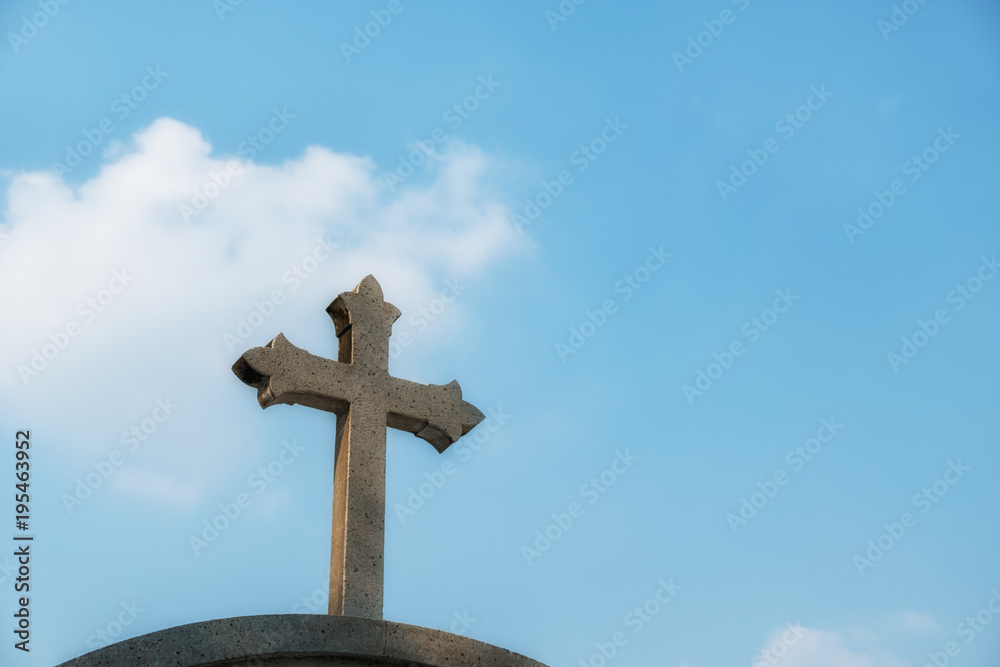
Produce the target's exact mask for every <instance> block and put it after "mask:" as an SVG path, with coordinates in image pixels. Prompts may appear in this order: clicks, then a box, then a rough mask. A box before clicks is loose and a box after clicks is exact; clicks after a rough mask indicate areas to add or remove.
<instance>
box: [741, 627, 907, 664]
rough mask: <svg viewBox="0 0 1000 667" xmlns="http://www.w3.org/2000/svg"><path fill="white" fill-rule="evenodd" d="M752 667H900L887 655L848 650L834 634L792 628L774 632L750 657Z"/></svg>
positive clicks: (839, 636) (855, 649)
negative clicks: (758, 650)
mask: <svg viewBox="0 0 1000 667" xmlns="http://www.w3.org/2000/svg"><path fill="white" fill-rule="evenodd" d="M751 664H752V665H754V667H765V666H766V667H903V663H901V662H900V661H899V660H897V659H896V658H895V657H893V656H892V655H890V654H889V653H888V652H886V651H884V650H882V649H878V648H872V647H870V646H868V647H865V648H859V647H854V646H848V644H847V643H846V642H845V640H844V638H843V637H842V636H841V635H839V634H837V633H835V632H827V631H824V630H817V629H814V628H805V627H799V626H796V628H795V629H794V630H790V629H788V628H783V629H781V630H779V631H777V632H775V633H774V634H773V635H772V636H771V638H770V639H769V640H768V641H767V643H766V644H765V645H764V647H763V648H762V649H761V651H760V652H759V653H758V654H757V655H755V656H754V658H753V660H752V661H751Z"/></svg>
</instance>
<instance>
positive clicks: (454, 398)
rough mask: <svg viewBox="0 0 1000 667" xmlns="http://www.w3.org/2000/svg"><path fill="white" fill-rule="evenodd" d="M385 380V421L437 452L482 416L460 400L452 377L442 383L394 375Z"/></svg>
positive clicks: (456, 385) (441, 450)
mask: <svg viewBox="0 0 1000 667" xmlns="http://www.w3.org/2000/svg"><path fill="white" fill-rule="evenodd" d="M389 380H390V384H389V391H388V396H387V399H388V400H387V406H386V408H387V411H388V417H387V421H386V423H387V424H388V425H389V426H391V427H392V428H396V429H399V430H401V431H409V432H410V433H413V434H415V435H416V436H417V437H420V438H423V439H424V440H426V441H427V442H429V443H431V444H432V445H434V448H435V449H436V450H438V451H439V452H443V451H444V450H445V449H447V448H448V447H449V446H450V445H451V444H452V443H453V442H455V441H456V440H458V439H459V438H461V437H462V436H463V435H465V434H466V433H468V432H469V431H471V430H472V429H473V428H475V426H476V424H478V423H479V422H481V421H483V419H484V417H485V415H484V414H483V413H482V412H480V411H479V409H478V408H477V407H476V406H474V405H472V404H471V403H467V402H466V401H463V400H462V388H461V387H460V386H459V385H458V382H456V381H454V380H452V381H451V382H449V383H448V384H444V385H441V384H419V383H417V382H410V381H409V380H401V379H399V378H394V377H390V378H389Z"/></svg>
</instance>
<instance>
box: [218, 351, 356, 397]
mask: <svg viewBox="0 0 1000 667" xmlns="http://www.w3.org/2000/svg"><path fill="white" fill-rule="evenodd" d="M233 372H234V373H235V374H236V376H237V377H238V378H239V379H240V380H242V381H243V382H244V383H246V384H248V385H250V386H251V387H255V388H256V389H257V402H258V403H260V406H261V407H262V408H268V407H270V406H272V405H277V404H279V403H286V404H288V405H294V404H296V403H297V404H299V405H305V406H308V407H310V408H316V409H318V410H326V411H327V412H334V413H337V414H343V413H345V412H346V411H347V409H348V406H349V405H350V403H351V401H352V400H353V397H354V396H355V395H356V393H357V391H358V385H359V383H358V381H357V380H356V379H354V375H355V374H356V373H355V369H354V367H353V366H352V365H351V364H342V363H339V362H336V361H333V360H332V359H324V358H323V357H317V356H316V355H314V354H310V353H309V352H306V351H305V350H303V349H302V348H299V347H295V346H294V345H292V344H291V343H290V342H288V339H287V338H285V336H284V334H278V335H277V336H276V337H275V338H274V340H272V341H271V342H270V343H268V344H267V345H266V346H264V347H255V348H252V349H250V350H247V351H246V352H244V353H243V356H242V357H240V358H239V360H238V361H237V362H236V363H235V364H234V365H233Z"/></svg>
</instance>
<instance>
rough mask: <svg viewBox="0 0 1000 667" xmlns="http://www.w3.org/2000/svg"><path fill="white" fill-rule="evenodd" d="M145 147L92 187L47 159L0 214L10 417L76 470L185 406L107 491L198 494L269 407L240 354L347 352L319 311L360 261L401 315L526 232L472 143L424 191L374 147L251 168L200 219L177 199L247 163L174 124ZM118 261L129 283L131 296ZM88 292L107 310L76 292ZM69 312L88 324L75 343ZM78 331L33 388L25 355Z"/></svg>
mask: <svg viewBox="0 0 1000 667" xmlns="http://www.w3.org/2000/svg"><path fill="white" fill-rule="evenodd" d="M133 140H134V143H133V145H131V146H128V147H125V148H123V147H122V146H121V145H120V144H119V145H116V146H115V147H114V149H113V150H112V151H110V152H108V153H106V154H105V160H106V163H105V164H103V165H102V166H101V169H100V171H99V172H98V173H97V174H96V175H95V176H94V177H93V178H90V179H89V180H87V181H86V182H84V183H82V184H79V185H70V184H68V183H66V182H65V181H64V180H62V179H61V178H60V177H58V176H57V175H55V174H54V173H51V172H34V173H21V174H17V175H14V176H13V177H11V180H10V183H9V187H8V193H7V195H8V196H7V200H8V208H7V211H6V213H5V215H4V216H3V218H2V220H0V233H2V234H5V235H6V236H5V237H4V239H3V243H2V244H0V313H2V315H0V338H2V340H3V341H4V347H5V350H6V354H5V355H4V363H3V364H2V366H0V412H3V413H4V414H9V415H11V416H12V417H16V421H18V422H19V423H25V424H34V425H35V428H36V429H37V430H40V431H44V432H45V433H46V440H47V442H48V446H49V447H50V448H51V450H52V451H54V452H57V453H59V454H60V456H61V457H63V458H64V459H65V460H66V462H65V465H66V466H67V468H68V469H70V470H72V471H73V472H72V474H71V478H72V477H75V476H77V475H82V474H85V473H86V472H87V470H88V468H89V466H90V465H91V464H92V463H93V462H94V461H97V460H99V459H100V458H101V457H104V456H106V455H107V453H108V452H109V451H110V450H112V449H114V448H121V444H120V438H121V436H122V435H123V434H124V433H125V432H126V431H128V430H129V429H130V428H131V427H133V426H135V425H136V424H138V423H141V421H142V420H143V419H147V418H149V416H150V414H151V411H152V410H153V409H154V407H155V399H157V398H165V397H167V396H169V397H171V398H172V399H173V400H174V401H176V402H178V403H179V404H180V405H181V408H180V409H179V410H178V412H177V415H176V416H172V417H171V418H170V419H169V420H168V421H167V422H166V423H165V424H164V425H163V427H162V428H161V429H160V430H159V431H158V432H157V433H155V434H154V435H152V436H150V438H149V441H148V442H144V443H143V445H142V447H140V448H138V449H137V450H136V451H135V452H132V453H128V454H127V455H126V458H127V459H128V461H127V464H126V465H125V466H123V467H122V468H121V469H120V471H118V472H116V475H117V478H116V480H114V482H115V483H114V484H109V486H110V487H111V488H114V489H115V490H116V491H118V492H122V493H134V494H137V495H142V496H143V497H146V498H150V499H162V500H169V501H171V502H174V503H177V504H182V505H189V504H190V503H193V502H196V501H197V500H198V499H199V498H200V497H201V496H202V495H203V493H204V492H205V491H206V490H207V489H208V488H209V486H210V483H211V482H210V480H211V479H212V477H213V476H214V475H217V474H218V473H219V472H220V470H221V469H223V467H225V466H228V467H232V466H233V465H237V464H236V463H234V462H238V461H239V460H240V457H245V456H246V455H247V454H246V452H245V451H241V447H243V446H244V445H242V444H241V442H243V441H244V440H245V439H247V437H248V436H250V433H249V431H250V430H251V428H252V427H251V426H247V425H244V424H241V423H234V419H233V417H232V416H231V415H234V414H240V415H245V414H247V411H248V410H250V409H253V410H258V411H259V408H258V407H257V405H256V402H255V401H254V397H253V395H252V392H251V390H249V389H248V388H245V387H244V388H243V389H245V391H235V392H234V390H233V387H232V382H233V380H234V377H233V375H232V373H231V372H230V370H229V367H230V366H231V365H232V363H233V362H234V361H235V360H236V358H237V357H238V356H239V354H240V353H241V352H242V351H243V350H245V349H247V348H249V347H251V346H254V345H260V344H263V343H265V342H266V341H267V340H269V339H270V338H271V337H273V336H274V335H276V334H277V333H278V332H279V331H285V333H286V334H287V335H288V336H289V338H290V339H291V340H292V342H294V343H296V344H297V345H299V346H301V347H306V348H307V349H311V350H312V351H314V352H316V353H317V354H331V353H335V349H336V348H335V338H334V336H333V329H332V325H330V324H329V321H328V318H327V317H326V315H325V313H324V312H323V309H324V308H325V306H326V305H327V304H328V303H329V301H330V300H331V299H332V298H333V297H334V296H336V294H338V293H339V292H341V291H344V290H347V289H350V288H352V287H353V286H354V285H355V284H356V283H357V282H358V281H359V280H360V279H361V278H362V277H364V276H365V275H366V274H368V273H373V274H374V275H375V276H376V277H377V278H378V279H379V281H380V282H381V283H382V286H383V288H384V289H385V291H386V294H387V298H388V299H389V300H390V301H392V302H393V303H395V304H396V305H397V306H398V307H399V308H400V309H401V310H403V312H404V313H407V312H408V311H411V310H413V309H415V308H416V307H418V306H421V305H424V304H426V303H428V302H429V301H430V300H431V299H432V298H433V297H434V296H435V294H436V293H437V292H439V291H440V290H441V288H442V286H443V285H442V281H443V280H444V279H445V278H448V277H452V276H459V277H463V278H465V277H471V276H473V275H474V274H475V273H477V272H478V271H481V270H482V269H484V268H485V267H488V266H490V264H491V263H493V262H495V261H496V260H498V258H500V257H502V256H504V255H506V254H509V253H512V252H516V251H518V249H519V248H520V245H519V244H523V243H526V242H527V241H525V239H524V237H522V236H519V235H517V234H516V232H515V231H514V229H513V227H512V225H511V224H510V223H509V221H508V219H507V211H506V210H505V209H504V208H503V207H502V206H501V205H500V204H498V203H497V202H496V201H493V200H492V199H491V198H490V196H489V192H490V191H489V189H488V187H487V179H488V176H489V170H490V169H491V168H492V167H493V162H492V161H491V159H490V158H489V157H488V156H486V155H484V154H483V153H481V152H480V151H478V150H477V149H475V148H473V147H469V146H464V145H453V146H452V147H450V149H449V151H448V152H446V153H445V154H444V155H442V156H441V158H442V159H441V161H440V162H439V163H437V165H436V166H435V167H428V168H427V169H429V170H431V171H429V172H428V176H430V177H431V178H430V182H429V184H428V185H426V186H423V187H420V188H416V187H414V188H409V189H405V188H404V189H400V190H399V191H397V192H396V193H390V192H388V191H387V190H386V189H385V187H384V185H383V184H382V179H380V178H379V177H378V175H377V173H376V167H375V165H374V164H373V163H372V161H371V160H370V159H367V158H363V157H357V156H353V155H347V154H338V153H334V152H332V151H331V150H329V149H326V148H323V147H319V146H311V147H309V148H307V149H306V150H305V151H304V153H303V154H302V155H301V157H298V158H296V159H292V160H288V161H286V162H284V163H283V164H281V165H278V166H270V165H262V164H256V163H253V162H247V161H240V166H241V169H240V173H239V174H238V175H237V176H235V177H233V178H232V180H231V183H230V184H229V185H228V186H227V187H225V188H223V189H222V191H221V194H219V195H218V196H217V197H216V198H214V200H213V201H211V203H210V204H209V206H208V207H207V208H205V209H204V210H203V211H201V212H200V213H199V214H198V215H194V216H190V219H189V224H186V223H185V220H184V219H183V216H182V215H181V213H180V210H179V205H180V204H181V203H185V204H190V202H191V201H192V196H193V192H194V191H195V190H196V189H197V190H204V187H205V185H206V183H209V182H210V175H211V174H213V173H216V174H217V173H219V172H222V171H224V170H225V168H226V164H227V161H228V160H231V159H234V158H233V157H232V156H213V155H212V152H211V146H210V145H209V144H208V143H206V142H205V141H204V139H203V138H202V137H201V134H200V133H199V132H198V130H197V129H195V128H193V127H190V126H188V125H185V124H183V123H180V122H178V121H176V120H172V119H167V118H163V119H159V120H157V121H156V122H154V123H153V124H152V125H151V126H149V127H148V128H146V129H144V130H143V131H141V132H139V133H137V134H136V135H135V136H134V137H133ZM317 239H325V240H327V241H328V242H332V243H336V244H338V247H337V249H336V251H335V252H334V254H333V256H330V257H329V259H327V260H325V261H317V260H315V257H314V252H316V253H318V254H320V255H325V252H324V251H323V250H322V248H321V249H320V250H317V248H318V247H320V245H318V241H317ZM310 258H312V259H310ZM295 266H299V267H300V270H301V271H306V270H307V269H310V268H311V269H312V270H313V272H312V273H308V272H306V275H308V276H309V279H308V280H305V281H302V282H300V286H298V287H293V285H295V283H294V281H293V280H287V279H286V278H288V277H289V276H291V275H294V274H288V273H287V272H289V271H290V270H292V268H293V267H295ZM115 272H118V275H119V276H121V275H122V274H123V273H124V275H125V276H126V278H127V282H128V285H127V286H125V287H124V289H122V281H121V279H120V278H119V279H116V278H115ZM110 288H113V289H115V290H118V293H114V292H113V291H112V290H111V289H110ZM275 289H280V290H282V291H283V294H284V296H285V297H286V298H287V301H286V303H284V304H283V305H281V306H280V307H279V308H277V309H276V310H275V312H274V313H273V314H271V315H270V317H269V318H267V320H266V321H265V322H264V323H263V325H262V326H260V327H259V329H257V330H256V331H255V332H254V334H253V336H251V337H250V338H249V339H248V340H247V341H246V342H245V343H240V344H239V345H238V346H237V347H236V348H235V349H230V347H232V346H227V345H226V344H225V343H224V342H223V335H224V333H225V332H227V331H230V332H232V331H234V330H235V328H236V323H237V320H238V318H240V317H244V318H245V317H246V316H247V315H248V314H249V313H250V312H251V311H252V310H253V309H254V302H255V301H257V302H260V301H261V300H263V299H265V298H266V297H267V296H268V295H270V293H271V292H272V290H275ZM108 297H111V300H110V302H109V303H101V301H100V300H101V299H103V300H104V301H107V300H108ZM88 298H93V299H98V301H97V303H96V306H94V307H91V306H87V305H81V304H85V301H86V300H87V299H88ZM265 310H267V308H265ZM98 311H100V312H98ZM324 321H325V324H324ZM450 321H451V322H456V321H458V322H460V321H461V318H451V319H450ZM70 324H75V325H76V326H77V327H79V329H78V332H79V333H78V335H76V336H75V337H71V338H69V337H67V338H64V337H63V335H61V334H60V333H59V332H64V331H65V330H66V327H67V325H70ZM67 340H68V344H67V345H65V349H61V350H59V352H58V356H56V357H55V358H54V359H52V360H50V361H48V367H47V368H46V369H45V370H44V371H43V372H41V373H40V375H39V376H37V377H32V378H30V379H29V381H28V382H27V384H25V383H24V382H22V379H21V378H20V377H19V374H18V367H19V366H21V367H30V365H31V360H32V356H33V352H34V351H38V352H40V353H41V352H43V351H47V352H49V353H51V352H53V351H54V350H55V349H56V347H52V346H58V345H59V344H60V343H66V342H67ZM316 341H320V343H318V344H316ZM46 345H50V347H48V348H47V350H43V348H44V346H46ZM321 345H325V346H326V348H325V349H315V348H316V347H318V346H321ZM39 363H40V362H39ZM448 379H450V378H448ZM218 415H230V416H229V417H222V418H219V417H218ZM278 441H280V438H279V440H278ZM278 441H276V442H278ZM67 490H69V489H67Z"/></svg>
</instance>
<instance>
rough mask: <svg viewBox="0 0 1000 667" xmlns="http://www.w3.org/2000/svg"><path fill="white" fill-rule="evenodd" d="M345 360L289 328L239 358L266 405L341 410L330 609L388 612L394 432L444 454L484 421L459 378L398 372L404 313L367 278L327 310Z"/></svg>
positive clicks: (242, 372)
mask: <svg viewBox="0 0 1000 667" xmlns="http://www.w3.org/2000/svg"><path fill="white" fill-rule="evenodd" d="M327 313H329V314H330V317H331V318H333V323H334V326H335V327H336V332H337V337H338V338H339V339H340V345H339V354H338V360H337V361H333V360H331V359H324V358H322V357H317V356H315V355H312V354H309V353H308V352H306V351H305V350H303V349H300V348H298V347H295V346H294V345H292V344H291V343H290V342H288V339H286V338H285V336H284V335H283V334H278V336H277V337H276V338H275V339H274V340H272V341H271V342H270V343H268V345H267V346H266V347H255V348H253V349H251V350H248V351H247V352H246V353H244V354H243V356H242V357H240V359H239V361H237V362H236V364H235V365H234V366H233V372H234V373H236V375H237V377H239V378H240V379H241V380H242V381H243V382H245V383H246V384H248V385H250V386H252V387H256V389H257V400H258V401H259V402H260V405H261V407H263V408H267V407H270V406H272V405H277V404H280V403H287V404H296V403H297V404H300V405H306V406H309V407H312V408H317V409H320V410H326V411H328V412H333V413H335V414H336V415H337V443H336V462H335V464H334V477H333V483H334V493H333V535H332V541H331V550H330V610H329V611H330V613H331V614H343V615H345V616H357V617H363V618H373V619H379V618H382V582H383V559H382V554H383V549H384V546H385V431H386V427H387V426H388V427H392V428H397V429H401V430H404V431H410V432H411V433H414V434H416V435H417V436H419V437H421V438H423V439H424V440H427V441H428V442H429V443H431V444H432V445H434V447H435V448H436V449H437V450H438V451H439V452H443V451H444V450H445V449H446V448H447V447H448V446H449V445H451V444H452V443H453V442H455V441H456V440H458V439H459V438H460V437H462V436H463V435H465V434H466V433H468V432H469V431H471V430H472V429H473V428H474V427H475V426H476V424H478V423H479V422H480V421H482V420H483V413H482V412H480V411H479V410H478V409H476V407H475V406H473V405H471V404H470V403H467V402H466V401H463V400H462V389H461V387H459V385H458V383H457V382H454V381H452V382H451V383H449V384H446V385H433V384H432V385H424V384H418V383H416V382H409V381H407V380H400V379H399V378H394V377H392V376H391V375H389V336H390V334H391V332H392V323H393V322H395V321H396V319H397V318H398V317H399V315H400V312H399V310H397V309H396V307H395V306H393V305H392V304H391V303H387V302H386V301H384V300H383V298H382V287H381V286H380V285H379V284H378V281H377V280H375V278H374V277H372V276H368V277H366V278H365V279H364V280H362V281H361V283H359V284H358V286H357V287H355V288H354V290H353V291H352V292H344V293H343V294H341V295H340V296H338V297H337V298H336V299H335V300H334V301H333V303H331V304H330V306H329V307H328V308H327Z"/></svg>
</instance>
